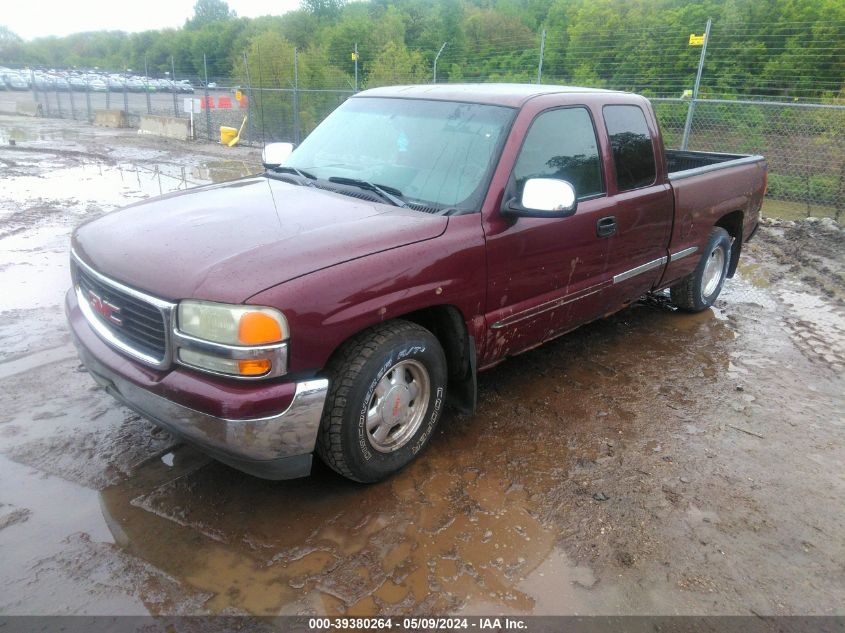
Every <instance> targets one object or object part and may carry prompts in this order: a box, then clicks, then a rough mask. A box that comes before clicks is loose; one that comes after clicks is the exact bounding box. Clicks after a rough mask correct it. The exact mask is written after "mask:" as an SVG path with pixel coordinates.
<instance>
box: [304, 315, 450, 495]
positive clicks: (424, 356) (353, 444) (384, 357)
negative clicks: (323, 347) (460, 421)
mask: <svg viewBox="0 0 845 633" xmlns="http://www.w3.org/2000/svg"><path fill="white" fill-rule="evenodd" d="M327 369H328V373H329V384H330V387H329V393H328V396H327V399H326V407H325V409H324V411H323V419H322V421H321V423H320V434H319V437H318V438H317V454H318V455H319V456H320V458H321V459H322V460H323V461H324V462H325V463H326V465H328V466H329V467H330V468H332V469H333V470H335V471H336V472H338V473H340V474H341V475H343V476H344V477H347V478H349V479H352V480H354V481H359V482H363V483H370V482H375V481H379V480H381V479H384V478H385V477H388V476H389V475H392V474H393V473H395V472H397V471H399V470H401V469H402V468H404V467H405V466H407V465H408V464H409V463H410V462H411V461H413V460H414V459H415V458H416V457H417V455H419V454H420V453H421V452H422V450H423V449H424V448H425V446H426V445H427V444H428V442H429V440H430V439H431V436H432V434H433V432H434V429H435V428H436V426H437V421H438V419H439V417H440V413H441V411H442V410H443V405H444V403H445V399H446V381H447V368H446V357H445V355H444V353H443V349H442V347H441V346H440V343H439V342H438V340H437V338H435V336H434V335H433V334H432V333H431V332H429V331H428V330H426V329H425V328H423V327H420V326H419V325H416V324H414V323H410V322H408V321H401V320H395V321H390V322H388V323H384V324H382V325H379V326H376V327H373V328H370V329H367V330H364V331H363V332H361V333H360V334H358V335H357V336H355V337H354V338H352V339H350V340H349V341H347V342H346V343H345V344H344V345H343V346H342V347H341V348H340V349H339V350H338V351H337V353H336V354H335V355H334V356H333V357H332V360H331V361H330V362H329V365H328V367H327Z"/></svg>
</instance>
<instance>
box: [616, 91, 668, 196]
mask: <svg viewBox="0 0 845 633" xmlns="http://www.w3.org/2000/svg"><path fill="white" fill-rule="evenodd" d="M603 113H604V125H605V127H606V128H607V134H608V136H609V137H610V146H611V148H612V149H613V164H614V166H615V167H616V187H617V189H619V191H629V190H631V189H639V188H641V187H648V186H649V185H651V184H653V183H654V181H655V179H656V176H657V168H656V166H655V162H654V144H653V143H652V139H651V132H649V129H648V123H646V118H645V114H644V113H643V111H642V110H641V109H640V108H639V107H637V106H635V105H610V106H605V107H604V108H603Z"/></svg>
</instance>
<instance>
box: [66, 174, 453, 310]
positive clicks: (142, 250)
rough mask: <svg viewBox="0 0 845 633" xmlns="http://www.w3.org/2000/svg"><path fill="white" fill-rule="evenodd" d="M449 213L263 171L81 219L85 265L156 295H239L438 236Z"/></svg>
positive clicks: (78, 245) (238, 298)
mask: <svg viewBox="0 0 845 633" xmlns="http://www.w3.org/2000/svg"><path fill="white" fill-rule="evenodd" d="M447 223H448V220H447V219H446V218H445V217H442V216H436V215H428V214H425V213H422V212H418V211H412V210H409V209H401V208H398V207H392V206H389V205H386V204H379V203H374V202H369V201H365V200H358V199H356V198H351V197H349V196H344V195H341V194H335V193H332V192H327V191H322V190H320V189H316V188H313V187H303V186H298V185H292V184H289V183H285V182H282V181H278V180H273V179H271V178H267V177H264V176H258V177H254V178H246V179H243V180H237V181H234V182H229V183H223V184H218V185H209V186H207V187H199V188H196V189H190V190H187V191H180V192H176V193H172V194H168V195H166V196H162V197H159V198H154V199H150V200H146V201H144V202H140V203H137V204H134V205H131V206H129V207H126V208H124V209H120V210H118V211H114V212H112V213H109V214H107V215H105V216H103V217H101V218H97V219H96V220H93V221H91V222H89V223H87V224H84V225H82V226H80V227H79V228H78V229H77V230H76V231H75V232H74V235H73V248H74V249H75V250H76V252H77V254H78V255H79V256H80V257H81V258H82V259H83V260H84V261H85V262H87V263H88V264H89V265H91V266H92V267H93V268H94V269H96V270H98V271H100V272H102V273H103V274H104V275H106V276H108V277H111V278H112V279H115V280H117V281H120V282H122V283H124V284H126V285H128V286H131V287H134V288H137V289H139V290H143V291H145V292H148V293H149V294H152V295H155V296H158V297H161V298H163V299H170V300H178V299H205V300H208V301H222V302H228V303H240V302H243V301H245V300H246V299H247V298H248V297H250V296H252V295H254V294H255V293H257V292H260V291H262V290H264V289H266V288H269V287H271V286H275V285H277V284H280V283H283V282H285V281H289V280H291V279H294V278H296V277H300V276H302V275H305V274H308V273H310V272H314V271H316V270H320V269H322V268H326V267H329V266H334V265H336V264H340V263H342V262H345V261H349V260H352V259H357V258H359V257H364V256H366V255H370V254H373V253H377V252H379V251H384V250H389V249H393V248H397V247H400V246H404V245H406V244H413V243H414V242H420V241H423V240H428V239H432V238H435V237H437V236H438V235H440V234H442V233H443V231H444V230H446V224H447Z"/></svg>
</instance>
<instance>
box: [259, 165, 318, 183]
mask: <svg viewBox="0 0 845 633" xmlns="http://www.w3.org/2000/svg"><path fill="white" fill-rule="evenodd" d="M268 171H274V172H276V173H283V174H295V175H297V176H299V177H300V178H304V179H305V180H317V177H316V176H315V175H314V174H309V173H308V172H307V171H301V170H299V169H297V168H296V167H288V166H287V165H277V166H276V167H271V168H270V169H269V170H268Z"/></svg>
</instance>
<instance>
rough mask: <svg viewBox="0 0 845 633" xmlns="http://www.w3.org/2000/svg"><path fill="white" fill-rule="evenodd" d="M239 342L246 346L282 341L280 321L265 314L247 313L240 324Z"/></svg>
mask: <svg viewBox="0 0 845 633" xmlns="http://www.w3.org/2000/svg"><path fill="white" fill-rule="evenodd" d="M238 340H240V342H241V343H243V344H244V345H261V344H264V343H276V342H278V341H281V340H282V328H281V327H280V326H279V323H278V321H276V319H274V318H273V317H271V316H270V315H269V314H265V313H263V312H247V313H246V314H244V315H243V316H242V317H241V321H240V323H239V324H238Z"/></svg>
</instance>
